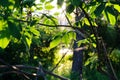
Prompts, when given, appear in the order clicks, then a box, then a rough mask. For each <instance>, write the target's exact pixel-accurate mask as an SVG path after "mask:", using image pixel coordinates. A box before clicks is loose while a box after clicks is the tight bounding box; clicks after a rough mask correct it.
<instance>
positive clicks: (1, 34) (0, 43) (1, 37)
mask: <svg viewBox="0 0 120 80" xmlns="http://www.w3.org/2000/svg"><path fill="white" fill-rule="evenodd" d="M9 42H10V34H9V31H8V30H3V31H0V47H1V48H3V49H4V48H6V47H7V45H8V44H9Z"/></svg>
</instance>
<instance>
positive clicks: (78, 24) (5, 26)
mask: <svg viewBox="0 0 120 80" xmlns="http://www.w3.org/2000/svg"><path fill="white" fill-rule="evenodd" d="M53 1H54V0H0V79H1V80H9V79H11V80H24V79H35V80H38V79H40V80H43V79H45V78H46V76H45V73H46V74H51V75H52V76H54V77H57V78H60V79H63V80H66V79H65V78H63V77H61V76H58V75H55V74H53V73H52V72H56V73H58V74H62V76H64V74H63V73H62V72H61V71H62V70H61V71H59V68H58V67H59V66H58V64H59V63H60V62H61V60H62V58H64V57H65V56H66V53H65V54H63V56H62V58H61V60H60V61H59V60H58V57H59V55H58V50H59V49H60V48H61V45H62V46H63V47H67V48H70V49H71V50H73V49H72V46H73V41H75V40H76V37H77V36H82V37H83V38H82V40H79V41H77V46H78V49H79V48H81V46H83V47H84V50H82V51H83V55H84V56H83V67H82V68H83V70H82V72H83V73H82V75H83V76H82V77H83V80H102V79H103V78H104V80H108V79H111V80H118V79H119V78H120V69H119V67H120V65H119V63H120V45H119V44H120V10H119V9H120V1H119V0H57V7H58V8H61V7H62V6H63V5H64V4H66V5H65V6H66V10H64V11H63V12H64V16H65V17H64V18H66V20H67V22H66V23H67V25H61V24H59V19H58V18H57V17H58V16H59V12H57V11H56V12H54V13H51V10H54V9H55V8H56V6H54V5H52V2H53ZM59 27H66V29H65V30H61V29H60V28H59ZM76 33H77V34H78V33H79V35H76ZM78 49H75V50H78ZM66 60H67V61H68V62H65V61H66ZM66 60H63V61H62V62H61V63H63V65H64V64H67V65H66V66H64V67H63V68H61V69H63V70H64V69H67V68H68V69H69V70H68V71H69V73H70V69H71V61H72V57H71V56H70V57H69V58H66ZM56 61H57V62H58V63H57V62H56ZM69 63H70V65H68V64H69ZM18 64H19V65H18ZM21 64H22V65H25V66H24V67H26V66H28V65H29V68H28V69H29V70H28V69H24V67H22V69H21V66H20V65H21ZM55 64H57V65H55ZM12 65H16V66H12ZM17 65H18V66H17ZM38 66H39V69H42V68H41V66H42V67H43V71H39V69H38ZM54 66H56V67H54ZM31 67H32V68H31ZM33 67H34V68H33ZM36 67H37V68H36ZM65 67H66V68H65ZM57 68H58V71H57ZM33 69H37V71H36V70H33ZM44 69H45V70H44ZM54 69H56V71H54ZM46 70H47V71H50V72H47V71H46ZM51 70H52V71H51ZM43 72H45V73H43ZM34 73H36V75H37V76H36V75H34ZM66 74H67V75H65V76H66V77H68V78H70V74H68V72H66ZM77 77H78V76H77ZM77 77H76V76H73V78H71V79H73V80H77V79H78V78H77ZM47 78H48V80H51V79H54V78H53V77H51V76H47ZM55 80H56V79H55Z"/></svg>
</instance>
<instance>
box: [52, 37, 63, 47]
mask: <svg viewBox="0 0 120 80" xmlns="http://www.w3.org/2000/svg"><path fill="white" fill-rule="evenodd" d="M60 42H61V37H57V38H55V39H54V40H53V41H52V42H50V49H52V48H54V47H56V46H58V45H59V44H60Z"/></svg>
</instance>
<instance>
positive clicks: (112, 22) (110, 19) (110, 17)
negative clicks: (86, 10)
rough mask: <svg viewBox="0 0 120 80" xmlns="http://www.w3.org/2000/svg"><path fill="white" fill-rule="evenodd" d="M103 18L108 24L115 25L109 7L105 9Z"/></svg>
mask: <svg viewBox="0 0 120 80" xmlns="http://www.w3.org/2000/svg"><path fill="white" fill-rule="evenodd" d="M104 17H105V18H106V19H107V20H108V22H109V23H110V24H112V25H115V24H116V17H115V13H114V11H113V9H112V8H111V7H106V9H105V12H104Z"/></svg>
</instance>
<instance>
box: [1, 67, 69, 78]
mask: <svg viewBox="0 0 120 80" xmlns="http://www.w3.org/2000/svg"><path fill="white" fill-rule="evenodd" d="M12 66H16V67H17V68H19V69H33V70H38V69H39V67H32V66H26V65H12ZM5 68H10V67H9V66H7V65H0V69H5ZM43 71H44V72H45V73H46V74H49V75H52V76H54V77H56V78H59V79H61V80H69V79H67V78H64V77H62V76H59V75H57V74H54V73H52V72H50V71H47V70H45V69H43ZM26 74H27V75H30V76H34V77H36V76H39V75H37V74H35V73H26Z"/></svg>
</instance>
